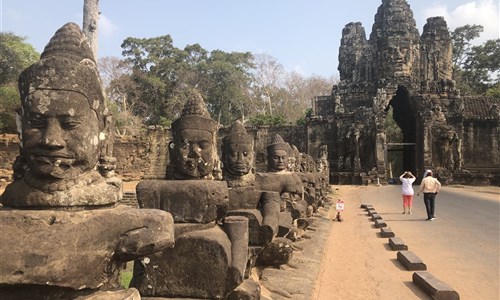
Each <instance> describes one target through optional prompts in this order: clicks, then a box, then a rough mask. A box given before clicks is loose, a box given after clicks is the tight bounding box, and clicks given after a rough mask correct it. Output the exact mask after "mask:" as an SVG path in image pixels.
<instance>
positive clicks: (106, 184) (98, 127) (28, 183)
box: [0, 23, 174, 299]
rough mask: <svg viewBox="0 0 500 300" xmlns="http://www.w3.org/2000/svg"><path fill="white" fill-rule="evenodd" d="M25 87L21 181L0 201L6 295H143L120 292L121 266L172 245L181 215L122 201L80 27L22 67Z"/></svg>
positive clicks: (67, 30)
mask: <svg viewBox="0 0 500 300" xmlns="http://www.w3.org/2000/svg"><path fill="white" fill-rule="evenodd" d="M19 90H20V93H21V101H22V115H21V117H22V124H21V128H22V138H21V141H22V144H21V145H22V147H21V153H20V158H19V159H18V160H16V166H15V169H16V173H17V174H16V177H15V178H16V180H15V181H14V182H13V183H12V184H10V185H9V186H8V187H7V188H6V190H5V192H4V194H3V195H2V196H1V198H0V202H1V203H2V204H3V207H2V208H1V209H0V227H1V228H2V234H1V235H0V252H1V253H2V255H0V294H1V295H2V298H5V299H74V298H76V297H79V296H82V297H83V296H85V297H87V298H88V299H98V298H99V297H100V296H102V295H106V297H107V298H106V299H125V298H130V299H132V298H133V299H140V297H139V296H138V293H137V291H136V290H134V289H128V290H125V291H123V290H121V291H116V290H119V289H120V288H121V284H120V282H119V273H120V270H121V269H123V267H124V264H125V262H127V261H130V260H133V259H135V258H138V257H141V256H143V255H147V254H151V253H154V252H157V251H160V250H163V249H165V248H167V247H172V246H173V243H174V238H173V234H174V233H173V220H172V216H171V215H170V214H168V213H166V212H162V211H159V210H138V209H132V208H128V207H124V206H114V204H115V203H116V201H117V200H118V199H119V198H120V197H121V185H120V182H119V181H118V180H116V179H114V178H113V166H112V164H113V158H112V157H110V156H109V155H111V153H110V152H107V150H110V147H107V145H106V142H107V141H109V140H111V137H110V136H108V133H109V132H108V131H107V128H108V125H109V116H108V113H107V109H106V107H105V103H104V97H103V94H102V88H101V82H100V79H99V75H98V72H97V67H96V64H95V60H94V58H93V56H92V53H91V52H90V48H89V45H88V41H87V40H86V38H85V36H84V35H83V33H82V32H81V30H80V28H79V27H78V25H76V24H74V23H68V24H66V25H64V26H63V27H61V28H60V29H59V30H58V31H57V32H56V34H55V35H54V37H53V38H52V39H51V40H50V42H49V43H48V45H47V46H46V47H45V50H44V52H43V53H42V55H41V58H40V61H38V62H37V63H35V64H33V65H32V66H30V67H29V68H28V69H26V70H25V71H24V72H23V73H22V74H21V76H20V79H19ZM101 164H102V165H101ZM101 167H102V168H101ZM98 169H103V170H104V171H103V174H104V177H103V176H102V175H101V174H100V173H99V172H98V171H97V170H98ZM104 291H106V292H105V293H104ZM87 298H86V299H87Z"/></svg>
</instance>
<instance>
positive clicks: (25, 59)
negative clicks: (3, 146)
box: [0, 32, 40, 133]
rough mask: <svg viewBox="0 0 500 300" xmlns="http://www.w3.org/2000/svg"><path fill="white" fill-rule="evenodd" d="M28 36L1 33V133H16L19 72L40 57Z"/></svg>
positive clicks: (18, 103)
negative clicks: (28, 40) (28, 41)
mask: <svg viewBox="0 0 500 300" xmlns="http://www.w3.org/2000/svg"><path fill="white" fill-rule="evenodd" d="M26 39H27V38H26V37H20V36H17V35H14V34H12V33H8V32H7V33H4V32H1V33H0V133H15V132H16V122H15V108H16V107H17V106H19V105H20V100H19V91H18V89H17V79H18V77H19V74H21V72H22V71H23V70H24V69H25V68H27V67H28V66H29V65H31V64H32V63H34V62H35V61H37V60H38V58H39V57H40V54H39V53H38V52H37V51H36V50H35V48H34V47H33V46H32V45H31V44H29V43H27V42H26Z"/></svg>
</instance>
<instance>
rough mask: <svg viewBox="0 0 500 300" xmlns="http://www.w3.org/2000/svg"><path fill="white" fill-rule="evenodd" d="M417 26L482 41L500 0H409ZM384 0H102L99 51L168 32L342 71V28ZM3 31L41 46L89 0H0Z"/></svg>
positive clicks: (364, 19) (78, 17) (497, 27)
mask: <svg viewBox="0 0 500 300" xmlns="http://www.w3.org/2000/svg"><path fill="white" fill-rule="evenodd" d="M407 2H408V3H409V4H410V8H411V9H412V11H413V16H414V18H415V20H416V24H417V29H418V30H419V32H420V34H421V33H422V29H423V26H424V24H425V22H426V19H427V18H428V17H434V16H443V17H444V18H445V20H446V21H447V24H448V28H449V29H450V30H453V29H455V28H456V27H459V26H463V25H466V24H479V25H483V26H484V27H485V31H484V32H483V34H482V35H481V37H480V38H479V39H477V40H476V43H482V42H484V41H485V40H488V39H497V38H500V36H499V31H500V24H499V12H500V6H499V3H498V2H499V0H475V1H471V0H407ZM381 4H382V0H347V1H334V0H252V1H249V0H246V1H244V0H141V1H138V0H100V1H99V9H100V12H101V15H100V19H99V27H98V34H99V38H98V58H101V57H106V56H115V57H119V58H121V57H122V56H121V51H122V48H121V47H120V46H121V43H122V42H123V40H124V39H126V38H127V37H134V38H153V37H157V36H161V35H167V34H169V35H170V36H171V37H172V39H173V43H174V46H175V47H177V48H181V49H182V48H184V47H185V46H186V45H191V44H196V43H197V44H200V46H201V47H203V48H204V49H206V50H208V51H212V50H216V49H219V50H222V51H225V52H233V51H237V52H247V51H249V52H252V53H255V54H267V55H270V56H272V57H274V58H275V59H276V60H277V61H278V62H279V63H280V64H282V65H283V67H284V68H285V70H286V71H288V72H291V71H297V72H298V73H300V74H301V75H303V76H305V77H309V76H313V75H318V76H323V77H330V76H335V77H337V76H338V71H337V66H338V49H339V46H340V39H341V37H342V36H341V35H342V29H343V28H344V26H345V25H346V24H348V23H350V22H361V23H362V25H363V27H364V28H365V32H366V35H367V38H369V35H370V33H371V29H372V26H373V20H374V16H375V14H376V12H377V8H378V7H379V6H380V5H381ZM0 15H1V19H0V31H2V32H11V33H14V34H16V35H18V36H24V37H27V40H26V41H27V42H28V43H30V44H32V45H33V46H34V47H35V48H36V49H37V51H38V52H40V53H41V52H42V51H43V48H44V47H45V45H46V44H47V43H48V42H49V40H50V38H51V37H52V36H53V35H54V33H55V32H56V30H57V29H59V28H60V27H61V26H62V25H64V24H65V23H67V22H75V23H77V24H78V25H80V26H81V24H82V18H83V0H0Z"/></svg>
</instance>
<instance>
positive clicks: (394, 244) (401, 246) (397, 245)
mask: <svg viewBox="0 0 500 300" xmlns="http://www.w3.org/2000/svg"><path fill="white" fill-rule="evenodd" d="M389 246H391V248H392V250H394V251H398V250H408V246H407V245H406V244H405V242H403V240H402V239H400V238H398V237H391V238H389Z"/></svg>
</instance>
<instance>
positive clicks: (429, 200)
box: [417, 170, 441, 221]
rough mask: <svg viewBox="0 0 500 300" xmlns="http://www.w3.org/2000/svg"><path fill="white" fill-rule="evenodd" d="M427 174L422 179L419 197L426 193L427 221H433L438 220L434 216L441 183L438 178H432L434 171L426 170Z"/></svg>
mask: <svg viewBox="0 0 500 300" xmlns="http://www.w3.org/2000/svg"><path fill="white" fill-rule="evenodd" d="M425 173H426V175H427V176H425V178H424V179H422V183H420V188H419V190H418V193H417V196H419V195H420V193H422V192H423V193H424V203H425V209H426V210H427V219H426V221H433V220H435V219H436V216H435V215H434V204H435V201H436V195H437V193H439V189H440V188H441V183H440V182H439V181H438V180H437V179H436V178H434V177H432V170H426V171H425Z"/></svg>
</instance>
